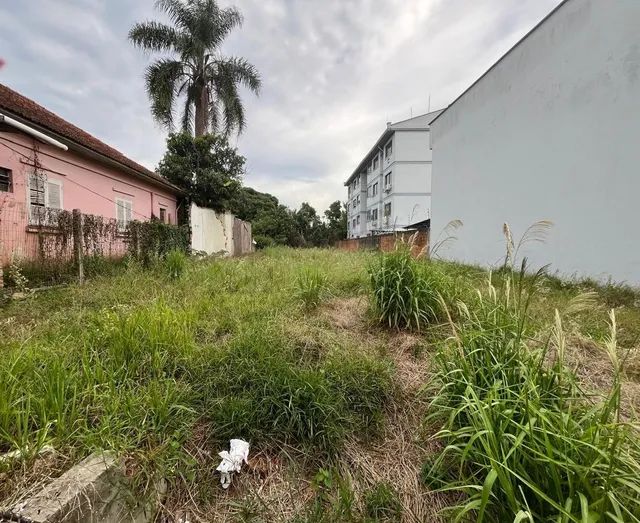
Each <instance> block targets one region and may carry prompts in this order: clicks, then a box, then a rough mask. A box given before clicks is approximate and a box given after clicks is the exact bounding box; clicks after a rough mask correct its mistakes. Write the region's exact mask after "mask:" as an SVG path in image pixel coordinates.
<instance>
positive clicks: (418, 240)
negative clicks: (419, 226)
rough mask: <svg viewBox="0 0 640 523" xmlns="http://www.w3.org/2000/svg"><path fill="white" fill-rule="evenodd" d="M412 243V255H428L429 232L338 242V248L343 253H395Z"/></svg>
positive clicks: (397, 233)
mask: <svg viewBox="0 0 640 523" xmlns="http://www.w3.org/2000/svg"><path fill="white" fill-rule="evenodd" d="M403 242H404V243H409V242H411V254H413V256H416V257H417V256H420V255H423V254H425V253H427V250H428V245H429V231H425V230H422V231H417V232H416V231H402V232H392V233H388V234H380V235H377V236H367V237H366V238H352V239H350V240H341V241H339V242H336V247H337V248H338V249H340V250H343V251H349V252H354V251H359V250H367V249H369V250H378V251H382V252H389V251H393V250H394V249H395V248H396V246H397V245H398V244H400V243H403Z"/></svg>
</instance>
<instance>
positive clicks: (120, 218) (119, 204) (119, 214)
mask: <svg viewBox="0 0 640 523" xmlns="http://www.w3.org/2000/svg"><path fill="white" fill-rule="evenodd" d="M116 220H117V222H118V226H119V227H122V226H123V223H124V202H123V201H122V200H118V201H116Z"/></svg>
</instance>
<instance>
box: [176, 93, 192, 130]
mask: <svg viewBox="0 0 640 523" xmlns="http://www.w3.org/2000/svg"><path fill="white" fill-rule="evenodd" d="M195 93H196V90H195V86H194V85H193V84H191V83H189V82H185V83H183V84H182V86H181V87H180V89H179V90H178V96H181V95H184V107H183V109H182V119H181V120H182V123H181V127H182V130H183V131H184V132H186V133H189V134H191V133H193V107H194V100H195V97H196V94H195Z"/></svg>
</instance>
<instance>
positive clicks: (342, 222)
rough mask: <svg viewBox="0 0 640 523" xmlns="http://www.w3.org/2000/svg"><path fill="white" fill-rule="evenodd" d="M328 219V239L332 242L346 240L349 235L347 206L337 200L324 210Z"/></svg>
mask: <svg viewBox="0 0 640 523" xmlns="http://www.w3.org/2000/svg"><path fill="white" fill-rule="evenodd" d="M324 216H325V219H326V221H327V229H328V239H329V242H330V243H333V242H336V241H338V240H344V239H345V238H346V237H347V208H346V206H345V205H344V204H343V203H340V201H338V200H336V201H335V202H333V203H332V204H331V205H329V208H328V209H327V210H326V211H324Z"/></svg>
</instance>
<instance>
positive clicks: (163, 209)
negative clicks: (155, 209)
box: [160, 207, 167, 223]
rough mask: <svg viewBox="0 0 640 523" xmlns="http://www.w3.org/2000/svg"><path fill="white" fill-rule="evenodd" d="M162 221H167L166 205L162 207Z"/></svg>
mask: <svg viewBox="0 0 640 523" xmlns="http://www.w3.org/2000/svg"><path fill="white" fill-rule="evenodd" d="M160 221H161V222H162V223H167V210H166V209H165V208H164V207H160Z"/></svg>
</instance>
